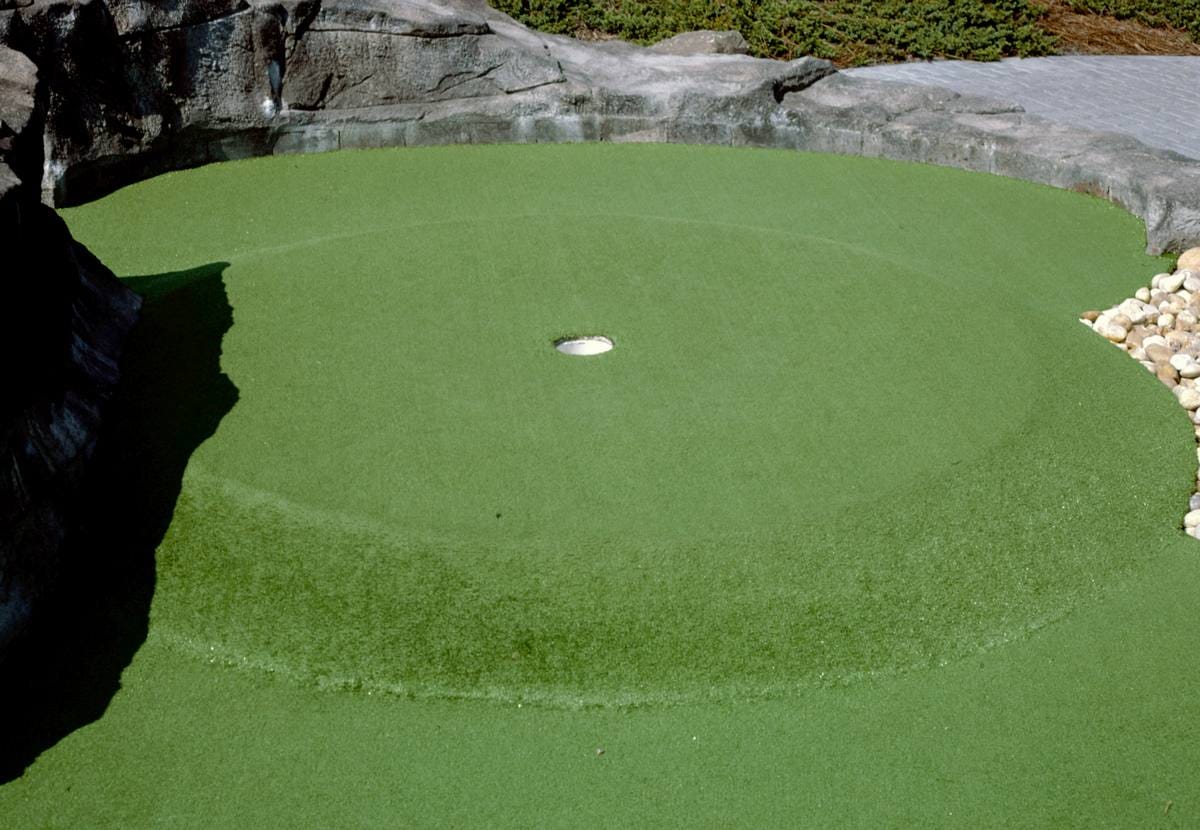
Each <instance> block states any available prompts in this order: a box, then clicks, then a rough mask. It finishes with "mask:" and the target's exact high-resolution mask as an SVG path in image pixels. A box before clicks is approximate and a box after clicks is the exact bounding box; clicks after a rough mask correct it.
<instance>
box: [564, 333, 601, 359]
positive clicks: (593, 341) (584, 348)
mask: <svg viewBox="0 0 1200 830" xmlns="http://www.w3.org/2000/svg"><path fill="white" fill-rule="evenodd" d="M554 348H556V349H558V350H559V351H560V352H562V353H563V354H569V355H571V356H572V357H593V356H595V355H598V354H604V353H605V352H611V351H612V350H613V342H612V341H611V340H609V339H608V338H607V337H603V336H600V335H596V336H589V337H566V338H563V339H562V340H557V341H555V343H554Z"/></svg>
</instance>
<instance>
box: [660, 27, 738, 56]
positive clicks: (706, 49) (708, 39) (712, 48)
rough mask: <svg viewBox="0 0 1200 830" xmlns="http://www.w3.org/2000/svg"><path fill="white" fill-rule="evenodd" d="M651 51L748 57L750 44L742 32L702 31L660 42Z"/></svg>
mask: <svg viewBox="0 0 1200 830" xmlns="http://www.w3.org/2000/svg"><path fill="white" fill-rule="evenodd" d="M650 51H652V52H659V53H660V54H663V55H748V54H749V53H750V44H749V43H747V42H746V39H745V38H744V37H742V33H741V32H735V31H724V32H714V31H712V30H711V29H700V30H698V31H695V32H682V33H680V34H677V35H675V36H674V37H669V38H667V39H666V40H660V41H659V42H658V43H655V44H654V45H653V46H651V47H650Z"/></svg>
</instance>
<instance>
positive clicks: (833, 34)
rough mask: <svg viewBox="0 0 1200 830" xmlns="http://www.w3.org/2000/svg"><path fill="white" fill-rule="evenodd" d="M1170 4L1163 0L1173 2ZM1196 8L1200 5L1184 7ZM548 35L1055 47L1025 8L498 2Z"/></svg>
mask: <svg viewBox="0 0 1200 830" xmlns="http://www.w3.org/2000/svg"><path fill="white" fill-rule="evenodd" d="M1169 2H1170V0H1164V3H1169ZM1188 2H1200V0H1188ZM492 4H493V5H494V6H495V7H496V8H498V9H500V10H501V11H503V12H506V13H507V14H510V15H512V16H513V17H515V18H517V19H518V20H520V21H521V22H523V23H525V24H527V25H529V26H532V27H534V28H536V29H541V30H543V31H548V32H556V33H559V34H577V33H579V32H582V31H589V30H591V31H600V32H606V33H608V34H612V35H615V36H617V37H619V38H622V39H623V40H629V41H633V42H634V43H643V44H644V43H652V42H654V41H657V40H661V39H662V38H665V37H670V36H671V35H674V34H678V33H679V32H685V31H690V30H693V29H736V30H738V31H740V32H741V33H742V34H743V35H744V36H745V38H746V40H747V41H748V42H749V43H750V50H751V53H752V54H755V55H758V56H760V57H770V58H784V59H790V58H795V57H799V56H800V55H816V56H818V57H824V58H830V59H833V60H834V61H836V62H837V63H839V64H842V65H855V64H863V63H877V62H880V61H893V60H904V59H906V58H935V57H945V58H974V59H977V60H994V59H997V58H1001V57H1005V56H1009V55H1022V56H1025V55H1044V54H1050V53H1051V52H1053V50H1054V39H1053V37H1052V36H1050V35H1049V34H1047V33H1046V32H1045V31H1044V30H1043V29H1042V28H1041V27H1040V26H1039V24H1038V21H1039V19H1040V17H1041V15H1042V14H1043V10H1042V9H1040V8H1039V7H1037V6H1035V5H1033V4H1032V3H1030V2H1029V0H761V1H760V2H755V0H492Z"/></svg>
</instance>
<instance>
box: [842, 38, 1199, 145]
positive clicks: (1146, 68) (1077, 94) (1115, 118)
mask: <svg viewBox="0 0 1200 830" xmlns="http://www.w3.org/2000/svg"><path fill="white" fill-rule="evenodd" d="M846 71H847V74H851V75H858V76H861V77H867V78H878V79H880V80H888V81H906V82H908V83H918V84H932V85H934V86H942V87H946V88H948V89H952V90H954V91H955V92H962V93H967V94H971V95H983V96H987V97H989V98H1000V99H1002V100H1006V101H1014V102H1016V103H1018V104H1020V105H1021V106H1022V107H1024V108H1025V110H1026V111H1027V112H1031V113H1035V114H1037V115H1042V116H1045V117H1047V118H1052V119H1054V120H1056V121H1061V122H1063V123H1066V124H1071V125H1074V126H1077V127H1086V128H1088V129H1093V130H1107V131H1110V132H1121V133H1126V134H1128V135H1132V136H1134V137H1135V138H1137V139H1139V140H1141V141H1142V142H1143V143H1145V144H1149V145H1151V146H1152V147H1161V148H1164V149H1167V150H1174V151H1175V152H1177V153H1181V154H1183V155H1185V156H1188V157H1190V158H1194V159H1200V57H1141V56H1124V55H1121V56H1092V55H1087V56H1084V55H1079V56H1063V57H1054V58H1007V59H1005V60H1002V61H997V62H994V63H978V62H975V61H935V62H932V63H929V62H920V63H900V64H891V65H886V66H868V67H863V68H860V69H850V70H846Z"/></svg>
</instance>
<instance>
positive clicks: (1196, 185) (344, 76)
mask: <svg viewBox="0 0 1200 830" xmlns="http://www.w3.org/2000/svg"><path fill="white" fill-rule="evenodd" d="M5 14H8V15H9V16H10V17H11V18H12V20H11V21H10V22H9V24H8V25H7V26H6V27H4V26H0V39H3V40H4V41H6V42H7V43H9V44H10V45H12V46H14V47H15V48H17V49H19V50H21V51H23V52H25V53H26V54H28V55H29V56H30V57H31V58H33V60H34V62H35V63H36V64H37V65H38V67H39V69H40V71H41V73H42V76H43V83H44V85H45V87H46V131H45V143H46V148H47V156H46V159H45V167H44V171H43V177H42V187H43V191H44V198H45V199H46V200H47V201H48V202H50V203H52V204H72V203H77V202H80V201H85V200H87V199H90V198H93V197H95V196H98V195H101V194H103V193H105V192H107V191H109V190H111V189H113V188H115V187H117V186H119V185H122V184H125V183H127V182H129V181H131V180H134V179H137V178H144V177H147V176H151V175H155V174H157V173H160V172H163V171H165V170H169V169H174V168H179V167H186V166H191V165H196V164H201V163H205V162H208V161H215V160H221V159H227V158H235V157H242V156H252V155H262V154H268V153H284V152H307V151H319V150H328V149H337V148H343V147H376V146H385V145H411V144H445V143H468V142H478V143H483V142H536V141H555V142H564V141H669V142H688V143H704V144H728V145H753V146H766V147H784V148H793V149H802V150H815V151H823V152H838V153H853V154H859V155H869V156H883V157H888V158H895V159H903V160H915V161H923V162H930V163H934V164H943V165H949V166H954V167H963V168H967V169H972V170H981V171H986V172H991V173H998V174H1001V175H1006V176H1014V177H1017V178H1025V179H1030V180H1033V181H1038V182H1043V183H1046V184H1051V185H1055V186H1058V187H1065V188H1073V189H1076V190H1082V191H1085V192H1089V193H1094V194H1097V195H1101V196H1104V197H1105V198H1109V199H1112V200H1114V201H1117V202H1119V203H1120V204H1122V205H1123V206H1125V207H1126V208H1127V209H1129V210H1130V211H1132V212H1133V213H1135V214H1137V215H1138V216H1140V217H1141V218H1142V219H1143V220H1145V222H1146V225H1147V241H1148V248H1149V250H1150V251H1152V252H1155V253H1157V252H1160V251H1162V250H1182V249H1184V248H1187V247H1191V246H1194V245H1196V244H1200V162H1190V161H1186V160H1181V159H1180V158H1179V157H1178V156H1176V155H1172V154H1171V153H1168V152H1165V151H1157V150H1152V149H1150V148H1148V147H1146V146H1144V145H1142V144H1139V143H1138V142H1137V141H1135V140H1133V139H1130V138H1122V137H1119V136H1113V135H1106V134H1100V133H1092V132H1088V131H1086V130H1082V129H1078V128H1072V127H1067V126H1064V125H1061V124H1054V123H1051V122H1048V121H1046V120H1044V119H1042V118H1039V117H1036V116H1033V115H1029V114H1027V113H1024V112H1022V111H1021V110H1020V108H1019V107H1017V106H1015V105H1012V104H1004V103H1001V102H996V101H990V100H986V99H981V98H973V97H970V96H963V95H958V94H956V93H953V92H949V91H947V90H942V89H938V88H935V87H928V86H916V85H906V84H897V83H888V82H883V81H874V80H869V79H864V78H854V77H850V76H848V75H845V74H838V73H835V72H834V70H833V68H832V66H831V65H830V64H829V63H827V62H825V61H820V60H815V59H812V58H803V59H800V60H797V61H792V62H790V63H779V62H775V61H768V60H760V59H756V58H751V57H748V56H745V55H739V54H732V55H730V54H711V51H712V49H727V48H733V46H731V45H730V44H733V43H734V41H735V38H734V37H733V36H731V35H729V33H711V32H701V33H689V34H688V35H683V36H680V37H678V38H672V39H671V41H668V42H664V43H662V44H659V45H658V46H657V47H656V48H651V49H642V48H639V47H635V46H631V45H628V44H624V43H620V42H595V43H583V42H580V41H577V40H574V39H571V38H567V37H561V36H555V35H545V34H541V33H537V32H533V31H530V30H529V29H527V28H525V27H523V26H521V25H519V24H517V23H515V22H514V21H513V20H512V19H511V18H508V17H507V16H505V15H503V14H501V13H500V12H497V11H495V10H494V9H491V8H490V7H488V6H487V5H486V4H485V3H483V2H482V0H443V1H442V2H433V0H325V1H324V2H322V0H191V1H190V2H189V0H176V2H172V3H157V2H150V0H108V2H104V0H37V2H34V3H32V4H30V5H27V6H21V7H18V8H15V9H13V10H11V11H8V12H5ZM701 47H702V48H703V49H704V50H705V51H706V52H709V53H708V54H699V55H697V54H692V52H694V51H695V49H696V48H701ZM677 52H688V53H689V54H674V53H677Z"/></svg>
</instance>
